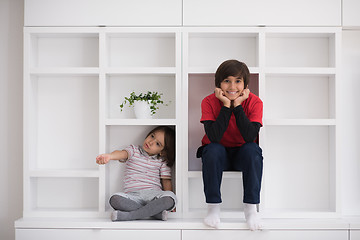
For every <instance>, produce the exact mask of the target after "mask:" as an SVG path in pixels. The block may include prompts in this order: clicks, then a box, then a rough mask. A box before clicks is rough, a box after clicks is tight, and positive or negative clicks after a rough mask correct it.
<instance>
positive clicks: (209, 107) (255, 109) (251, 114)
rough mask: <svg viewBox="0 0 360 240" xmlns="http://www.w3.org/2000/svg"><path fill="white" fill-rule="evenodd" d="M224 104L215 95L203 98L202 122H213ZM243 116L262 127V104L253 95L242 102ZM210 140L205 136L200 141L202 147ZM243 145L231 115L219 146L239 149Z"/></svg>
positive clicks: (233, 117) (233, 116)
mask: <svg viewBox="0 0 360 240" xmlns="http://www.w3.org/2000/svg"><path fill="white" fill-rule="evenodd" d="M223 106H224V104H223V103H222V102H221V101H220V100H219V99H218V98H217V97H216V96H215V93H213V94H211V95H209V96H207V97H205V98H204V99H203V100H202V102H201V119H200V122H203V121H208V120H210V121H215V120H216V118H217V116H218V115H219V113H220V110H221V108H222V107H223ZM241 106H242V107H243V109H244V112H245V115H246V116H247V117H248V119H249V120H250V122H258V123H260V124H261V125H262V115H263V103H262V101H261V99H260V98H259V97H258V96H256V95H255V94H253V93H251V92H250V94H249V97H248V99H246V100H245V101H243V102H242V104H241ZM209 143H210V140H209V138H208V137H207V136H206V134H205V136H204V137H203V139H202V145H206V144H209ZM244 143H245V141H244V139H243V137H242V136H241V133H240V131H239V129H238V127H237V125H236V120H235V115H234V113H232V114H231V117H230V121H229V125H228V128H227V129H226V131H225V133H224V135H223V137H222V139H221V141H220V144H222V145H223V146H225V147H240V146H242V145H243V144H244Z"/></svg>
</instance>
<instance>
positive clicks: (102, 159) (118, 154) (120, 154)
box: [96, 150, 128, 164]
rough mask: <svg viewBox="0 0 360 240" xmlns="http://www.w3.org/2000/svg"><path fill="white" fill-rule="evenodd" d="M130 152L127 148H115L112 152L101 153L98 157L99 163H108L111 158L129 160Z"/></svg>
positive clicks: (97, 161)
mask: <svg viewBox="0 0 360 240" xmlns="http://www.w3.org/2000/svg"><path fill="white" fill-rule="evenodd" d="M127 158H128V152H127V151H125V150H121V151H119V150H115V151H113V152H112V153H104V154H100V155H99V156H97V157H96V163H97V164H107V163H108V162H109V161H110V160H127Z"/></svg>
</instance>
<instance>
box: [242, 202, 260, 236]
mask: <svg viewBox="0 0 360 240" xmlns="http://www.w3.org/2000/svg"><path fill="white" fill-rule="evenodd" d="M244 213H245V219H246V222H247V224H248V226H249V229H250V230H251V231H256V230H259V229H261V228H262V227H263V226H262V223H261V221H260V218H259V216H258V213H257V211H256V204H248V203H244Z"/></svg>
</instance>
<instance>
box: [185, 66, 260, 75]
mask: <svg viewBox="0 0 360 240" xmlns="http://www.w3.org/2000/svg"><path fill="white" fill-rule="evenodd" d="M215 70H216V69H214V67H189V69H188V73H189V74H215ZM249 71H250V73H252V74H254V73H259V71H260V69H259V68H258V67H249Z"/></svg>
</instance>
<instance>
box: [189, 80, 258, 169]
mask: <svg viewBox="0 0 360 240" xmlns="http://www.w3.org/2000/svg"><path fill="white" fill-rule="evenodd" d="M188 85H189V93H188V161H189V164H188V169H189V170H190V171H195V170H201V159H200V158H196V151H197V149H198V147H200V146H201V140H202V138H203V136H204V134H205V132H204V126H203V124H202V123H200V118H201V102H202V100H203V99H204V98H205V97H206V96H208V95H210V94H212V93H213V92H214V89H215V78H214V74H189V75H188ZM249 89H250V90H251V92H252V93H254V94H255V95H258V94H259V75H258V74H251V75H250V83H249Z"/></svg>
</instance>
